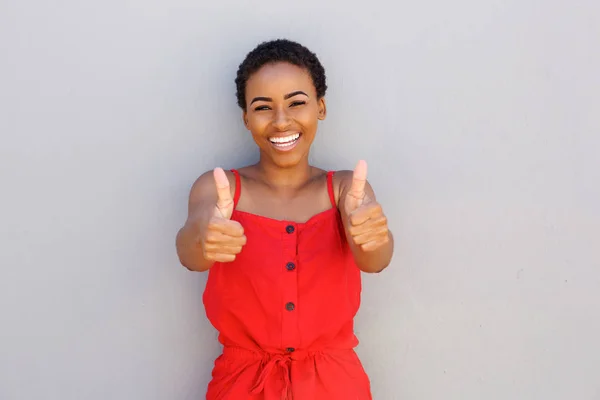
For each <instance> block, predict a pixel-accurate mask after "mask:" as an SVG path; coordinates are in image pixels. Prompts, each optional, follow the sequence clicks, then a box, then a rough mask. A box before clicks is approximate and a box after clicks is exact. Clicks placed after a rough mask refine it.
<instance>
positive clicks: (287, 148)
mask: <svg viewBox="0 0 600 400" xmlns="http://www.w3.org/2000/svg"><path fill="white" fill-rule="evenodd" d="M296 133H299V134H300V137H299V138H298V139H296V141H295V142H294V143H293V144H290V145H287V146H278V145H276V144H275V143H273V142H271V141H270V140H269V143H270V144H271V147H273V148H274V149H275V150H276V151H279V152H283V153H285V152H288V151H291V150H293V149H294V148H295V147H296V146H297V145H298V142H300V140H301V139H302V132H285V133H282V134H278V135H273V136H269V139H270V138H281V137H286V136H290V135H294V134H296ZM267 140H268V139H267Z"/></svg>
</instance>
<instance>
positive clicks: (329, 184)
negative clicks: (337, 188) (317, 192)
mask: <svg viewBox="0 0 600 400" xmlns="http://www.w3.org/2000/svg"><path fill="white" fill-rule="evenodd" d="M334 173H335V171H329V172H327V192H328V193H329V200H331V206H332V207H333V208H336V207H337V204H335V194H334V193H333V174H334Z"/></svg>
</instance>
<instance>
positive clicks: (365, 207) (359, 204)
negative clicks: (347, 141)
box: [344, 160, 390, 252]
mask: <svg viewBox="0 0 600 400" xmlns="http://www.w3.org/2000/svg"><path fill="white" fill-rule="evenodd" d="M366 184H367V163H366V162H365V161H363V160H361V161H359V162H358V164H357V165H356V168H355V169H354V173H353V175H352V184H351V187H350V189H349V190H348V192H347V194H346V198H345V199H344V210H345V212H346V214H347V218H348V219H347V221H346V223H345V225H346V230H347V231H348V235H349V236H350V237H351V238H352V241H353V243H354V244H355V245H356V246H358V247H360V249H361V250H363V251H368V252H370V251H375V250H377V249H379V248H381V247H382V246H384V245H386V244H387V243H388V242H389V241H390V231H389V229H388V224H387V218H386V216H385V214H384V213H383V209H382V208H381V204H379V203H378V202H377V201H376V200H375V199H374V196H373V197H372V196H370V195H369V194H368V193H367V192H366V191H365V186H366Z"/></svg>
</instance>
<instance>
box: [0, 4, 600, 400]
mask: <svg viewBox="0 0 600 400" xmlns="http://www.w3.org/2000/svg"><path fill="white" fill-rule="evenodd" d="M599 15H600V5H598V2H597V1H592V0H589V1H585V0H584V1H578V2H567V1H558V0H547V1H533V0H528V1H522V0H520V1H517V0H506V1H500V0H497V1H492V0H487V1H480V0H457V1H453V2H448V1H445V0H429V1H421V2H406V1H399V2H392V1H387V2H383V1H369V2H357V3H355V4H350V3H348V2H344V1H341V0H337V1H326V2H321V1H317V0H305V1H302V2H293V3H292V2H289V3H288V2H274V1H270V0H268V1H265V2H260V3H257V2H250V1H231V0H227V1H212V2H206V1H200V0H195V1H192V0H169V1H158V0H145V1H141V0H129V1H116V0H108V1H102V2H98V1H96V2H91V1H75V0H63V1H58V2H47V1H41V0H32V1H16V0H1V1H0V51H1V53H0V56H1V64H0V132H1V134H2V136H1V142H0V184H1V194H2V197H1V207H0V222H1V224H0V241H1V252H0V266H1V279H0V318H1V319H0V321H1V330H0V399H2V400H37V399H56V400H71V399H73V400H81V399H85V400H105V399H111V400H192V399H202V398H203V397H204V391H205V387H206V384H207V382H208V380H209V378H210V372H211V368H212V362H213V360H214V358H215V357H216V356H217V355H218V353H219V351H220V349H219V346H218V344H217V341H216V333H215V331H214V330H213V329H212V327H211V326H210V325H209V324H208V323H207V321H206V318H205V315H204V309H203V306H202V303H201V294H202V290H203V288H204V281H205V278H206V276H205V275H204V274H199V273H191V272H188V271H186V270H185V269H184V268H183V267H181V266H180V265H179V264H178V260H177V257H176V253H175V246H174V241H175V234H176V232H177V230H178V229H179V227H180V226H181V225H182V223H183V222H184V219H185V216H186V200H187V195H188V190H189V188H190V185H191V184H192V182H193V181H194V179H195V178H196V177H197V176H198V175H199V174H201V173H202V172H204V171H206V170H208V169H212V168H214V167H216V166H223V167H226V168H229V167H239V166H242V165H244V164H246V163H249V162H252V161H254V160H256V156H257V155H256V152H255V149H254V147H253V146H254V145H253V142H252V141H251V139H250V137H249V134H248V133H247V132H246V131H245V130H244V129H243V126H242V124H241V119H240V112H239V110H238V109H237V107H236V104H235V97H234V84H233V79H234V75H235V71H236V69H237V65H238V64H239V62H241V60H242V58H243V57H244V55H245V54H246V53H247V52H248V51H249V50H251V49H252V48H253V47H254V46H255V45H256V44H258V43H259V42H260V41H263V40H267V39H273V38H278V37H286V38H290V39H294V40H298V41H300V42H302V43H303V44H305V45H307V46H308V47H309V48H311V49H312V50H313V51H315V52H316V53H317V54H318V55H319V56H320V58H321V60H322V62H323V64H324V65H325V67H326V69H327V73H328V79H329V81H328V82H329V93H328V95H327V99H328V105H329V107H328V111H329V115H328V119H327V120H326V121H325V122H324V123H322V124H321V127H320V131H319V137H318V140H317V141H316V143H315V146H314V151H313V153H312V158H313V161H314V162H315V163H316V164H318V165H319V166H321V167H324V168H335V169H351V168H353V166H354V164H355V163H356V161H357V160H358V159H360V158H364V159H366V160H367V161H368V162H369V167H370V176H369V177H370V181H371V183H372V184H373V186H374V187H375V190H376V192H377V194H378V197H379V200H380V202H381V203H382V204H383V206H384V210H385V211H386V213H387V214H388V216H389V219H390V222H391V227H392V229H393V231H394V232H395V234H396V238H397V247H396V255H395V258H394V261H393V264H392V265H391V266H390V267H389V268H388V269H387V270H386V271H385V272H384V273H383V274H380V275H376V276H365V278H364V292H363V293H364V294H363V296H364V303H363V307H362V309H361V312H360V314H359V316H358V318H357V333H358V335H359V338H360V339H361V345H360V346H359V348H358V352H359V354H360V356H361V358H362V360H363V362H364V364H365V367H366V369H367V371H368V373H369V374H370V377H371V380H372V384H373V394H374V398H375V399H376V400H395V399H399V400H441V399H443V400H446V399H448V400H453V399H456V400H481V399H486V400H507V399H511V400H520V399H524V400H529V399H531V400H537V399H540V400H542V399H543V400H559V399H568V400H571V399H574V400H592V399H595V400H597V399H600V346H599V345H598V340H599V339H600V294H599V289H600V250H599V249H600V247H599V243H598V238H599V234H598V232H599V228H600V161H599V157H598V155H599V146H600V129H599V128H600V79H599V75H600V74H599V71H600V56H599V53H600V28H599V26H600V18H599Z"/></svg>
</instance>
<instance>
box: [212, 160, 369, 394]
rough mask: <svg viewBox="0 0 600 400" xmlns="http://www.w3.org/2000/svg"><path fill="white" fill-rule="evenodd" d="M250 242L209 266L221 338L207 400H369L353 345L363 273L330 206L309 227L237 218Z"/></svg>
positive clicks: (329, 180)
mask: <svg viewBox="0 0 600 400" xmlns="http://www.w3.org/2000/svg"><path fill="white" fill-rule="evenodd" d="M232 172H233V173H234V175H235V178H236V190H235V195H234V211H233V215H232V217H231V219H233V220H236V221H239V222H240V223H241V224H242V226H243V227H244V231H245V234H246V238H247V243H246V245H245V246H244V248H243V250H242V252H241V253H240V254H238V256H237V258H236V260H235V261H234V262H231V263H215V264H214V265H213V266H212V268H211V269H210V272H209V275H208V281H207V283H206V289H205V291H204V296H203V301H204V306H205V309H206V315H207V317H208V319H209V320H210V322H211V323H212V325H213V326H214V327H215V328H216V329H217V330H218V331H219V341H220V342H221V344H222V345H223V346H224V347H223V353H222V354H221V355H220V356H219V357H218V358H217V359H216V361H215V365H214V369H213V372H212V380H211V382H210V383H209V385H208V391H207V395H206V398H207V400H246V399H251V400H370V399H371V392H370V383H369V378H368V377H367V375H366V373H365V371H364V369H363V367H362V365H361V363H360V361H359V359H358V357H357V355H356V353H355V352H354V350H353V349H354V347H356V346H357V344H358V340H357V338H356V336H355V335H354V326H353V325H354V323H353V319H354V316H355V314H356V312H357V311H358V308H359V305H360V292H361V275H360V270H359V269H358V267H357V266H356V264H355V263H354V258H353V256H352V253H351V251H350V248H349V247H348V243H347V242H346V237H345V234H344V229H343V226H342V221H341V218H340V214H339V211H338V209H337V205H336V203H335V198H334V194H333V183H332V181H333V179H332V178H333V172H329V173H328V174H327V188H328V192H329V197H330V199H331V208H330V209H328V210H326V211H324V212H322V213H319V214H317V215H315V216H313V217H312V218H310V219H309V220H308V221H306V222H304V223H296V222H291V221H280V220H275V219H271V218H266V217H262V216H259V215H255V214H251V213H247V212H243V211H237V210H235V206H237V202H238V199H239V198H240V193H241V184H240V177H239V174H238V172H237V171H236V170H233V171H232Z"/></svg>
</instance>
